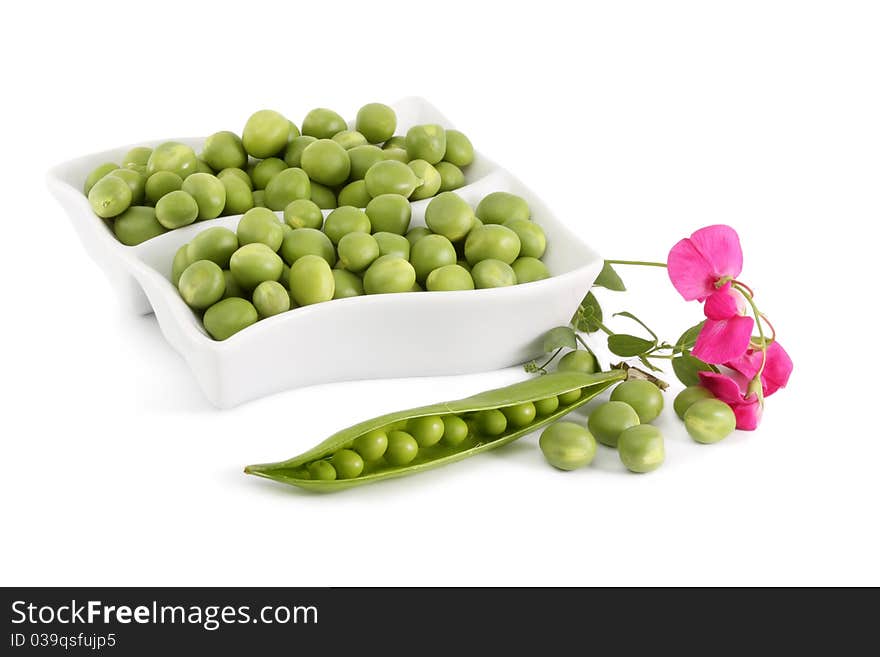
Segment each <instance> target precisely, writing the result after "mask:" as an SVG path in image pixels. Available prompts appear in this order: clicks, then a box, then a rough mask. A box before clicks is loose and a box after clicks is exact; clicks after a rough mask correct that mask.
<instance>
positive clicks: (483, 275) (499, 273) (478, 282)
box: [471, 258, 516, 290]
mask: <svg viewBox="0 0 880 657" xmlns="http://www.w3.org/2000/svg"><path fill="white" fill-rule="evenodd" d="M471 276H472V277H473V279H474V286H476V288H477V289H480V290H482V289H485V288H491V287H507V286H509V285H516V274H514V273H513V269H511V267H510V265H508V264H507V263H505V262H502V261H501V260H495V259H493V258H490V259H488V260H481V261H480V262H478V263H477V264H475V265H474V266H473V269H471Z"/></svg>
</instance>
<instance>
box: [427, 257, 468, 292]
mask: <svg viewBox="0 0 880 657" xmlns="http://www.w3.org/2000/svg"><path fill="white" fill-rule="evenodd" d="M425 287H426V288H427V289H428V290H429V291H430V292H449V291H452V290H473V289H474V279H473V278H471V275H470V272H468V270H467V269H465V268H464V267H462V266H461V265H458V264H454V265H444V266H443V267H438V268H437V269H435V270H433V271H432V272H431V273H430V274H428V278H427V279H426V281H425Z"/></svg>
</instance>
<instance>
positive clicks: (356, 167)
mask: <svg viewBox="0 0 880 657" xmlns="http://www.w3.org/2000/svg"><path fill="white" fill-rule="evenodd" d="M348 159H349V161H350V162H351V173H350V174H349V179H351V180H363V179H364V176H366V175H367V171H368V170H369V169H370V167H371V166H373V165H374V164H376V162H381V161H382V160H384V159H385V155H384V154H383V153H382V149H381V148H379V147H378V146H371V145H364V146H355V147H354V148H352V149H350V150H349V151H348Z"/></svg>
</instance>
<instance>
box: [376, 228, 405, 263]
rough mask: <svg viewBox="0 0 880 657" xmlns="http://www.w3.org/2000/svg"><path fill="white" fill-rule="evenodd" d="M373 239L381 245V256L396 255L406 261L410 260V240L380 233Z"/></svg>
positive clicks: (400, 236) (401, 236)
mask: <svg viewBox="0 0 880 657" xmlns="http://www.w3.org/2000/svg"><path fill="white" fill-rule="evenodd" d="M373 238H374V239H375V240H376V243H377V244H378V245H379V255H380V256H384V255H395V256H398V257H400V258H403V259H404V260H409V253H410V247H409V240H407V239H406V238H405V237H404V236H403V235H397V234H395V233H386V232H379V233H373Z"/></svg>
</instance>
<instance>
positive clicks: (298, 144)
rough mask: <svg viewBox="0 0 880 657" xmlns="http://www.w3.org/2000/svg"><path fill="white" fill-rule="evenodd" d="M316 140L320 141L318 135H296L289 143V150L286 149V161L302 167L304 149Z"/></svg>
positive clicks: (288, 163) (288, 164)
mask: <svg viewBox="0 0 880 657" xmlns="http://www.w3.org/2000/svg"><path fill="white" fill-rule="evenodd" d="M316 141H318V139H317V138H316V137H310V136H308V135H302V136H300V137H294V138H293V139H292V140H291V142H290V143H289V144H288V145H287V150H285V151H284V161H285V162H286V163H287V166H290V167H302V154H303V151H304V150H305V149H306V146H308V145H309V144H311V143H312V142H316Z"/></svg>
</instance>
